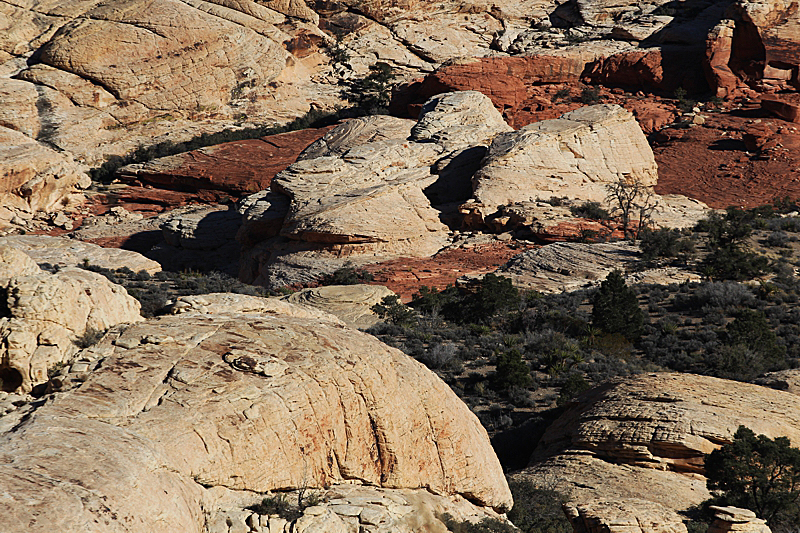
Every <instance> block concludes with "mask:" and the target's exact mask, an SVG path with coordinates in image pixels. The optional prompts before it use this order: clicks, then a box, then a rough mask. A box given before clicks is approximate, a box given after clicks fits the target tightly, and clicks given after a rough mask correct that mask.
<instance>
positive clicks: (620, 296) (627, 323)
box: [592, 270, 644, 340]
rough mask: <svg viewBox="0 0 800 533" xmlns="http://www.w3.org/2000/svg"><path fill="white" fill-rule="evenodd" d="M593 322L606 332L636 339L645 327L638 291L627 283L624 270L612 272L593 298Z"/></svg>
mask: <svg viewBox="0 0 800 533" xmlns="http://www.w3.org/2000/svg"><path fill="white" fill-rule="evenodd" d="M592 324H594V325H595V326H596V327H599V328H600V329H602V330H603V331H605V332H606V333H619V334H621V335H624V336H625V338H627V339H628V340H636V339H638V338H639V337H640V336H641V335H642V331H643V329H644V313H642V310H641V309H640V308H639V302H638V301H637V300H636V293H634V292H633V289H631V288H630V287H628V286H627V285H626V284H625V279H624V278H623V277H622V272H620V271H619V270H615V271H613V272H611V273H610V274H609V275H608V276H607V277H606V279H605V281H603V282H602V283H601V284H600V289H598V291H597V292H596V293H595V294H594V297H593V298H592Z"/></svg>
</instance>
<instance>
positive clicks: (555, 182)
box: [472, 104, 658, 207]
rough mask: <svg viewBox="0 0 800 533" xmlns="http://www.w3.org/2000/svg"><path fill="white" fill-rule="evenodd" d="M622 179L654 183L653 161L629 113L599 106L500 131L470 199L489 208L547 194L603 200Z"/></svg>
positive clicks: (478, 174) (645, 140)
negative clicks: (610, 188)
mask: <svg viewBox="0 0 800 533" xmlns="http://www.w3.org/2000/svg"><path fill="white" fill-rule="evenodd" d="M620 179H622V180H625V181H626V182H634V181H638V182H640V183H641V184H642V185H644V186H648V187H649V186H653V185H655V184H656V181H657V179H658V174H657V166H656V162H655V159H654V158H653V151H652V150H651V149H650V145H649V144H648V143H647V138H646V137H645V136H644V133H642V130H641V128H640V127H639V124H638V123H637V122H636V119H635V118H634V117H633V115H632V114H631V113H629V112H628V111H626V110H625V109H623V108H621V107H619V106H616V105H605V104H600V105H594V106H586V107H582V108H580V109H577V110H575V111H571V112H569V113H565V114H564V115H562V116H561V118H559V119H555V120H543V121H541V122H535V123H533V124H530V125H528V126H525V127H524V128H522V129H520V130H519V131H516V132H510V133H503V134H500V135H498V136H497V137H496V138H495V139H494V141H493V142H492V145H491V146H490V147H489V153H488V154H487V155H486V157H485V159H484V161H483V165H482V167H481V169H480V170H478V172H477V173H476V174H475V176H474V177H473V178H472V183H473V188H474V196H473V197H474V199H475V200H476V201H477V202H478V203H482V204H485V205H487V206H490V207H493V206H499V205H506V204H511V203H514V202H524V201H535V200H536V199H537V198H539V197H541V198H549V197H550V196H567V197H570V198H581V199H583V200H595V201H600V202H602V201H604V200H605V198H606V196H607V191H606V188H605V186H606V185H607V184H610V183H615V182H617V181H618V180H620Z"/></svg>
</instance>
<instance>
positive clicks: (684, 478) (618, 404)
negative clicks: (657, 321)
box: [522, 373, 800, 510]
mask: <svg viewBox="0 0 800 533" xmlns="http://www.w3.org/2000/svg"><path fill="white" fill-rule="evenodd" d="M798 407H800V399H798V397H797V396H795V395H793V394H789V393H786V392H782V391H776V390H771V389H768V388H766V387H762V386H759V385H752V384H749V383H739V382H736V381H729V380H724V379H718V378H712V377H708V376H697V375H692V374H673V373H655V374H642V375H638V376H634V377H629V378H620V379H616V380H613V381H611V382H609V383H606V384H604V385H603V386H601V387H597V388H595V389H592V390H591V391H588V392H586V393H585V394H583V395H581V396H579V397H578V398H577V399H576V401H575V402H574V403H572V404H571V405H570V406H569V407H568V408H567V410H566V411H565V412H564V413H563V414H562V416H561V417H559V418H558V419H557V420H556V421H555V422H553V424H552V425H551V426H550V427H549V428H548V430H547V431H546V433H545V435H544V436H543V437H542V439H541V441H540V442H539V445H538V446H537V448H536V450H535V451H534V454H533V458H532V461H531V466H530V467H529V468H528V469H527V470H526V471H524V473H523V474H522V475H523V477H524V476H536V475H541V474H542V473H543V472H548V473H549V475H550V476H552V477H554V478H556V479H559V480H561V483H562V485H563V486H560V487H559V488H560V489H561V490H566V491H568V492H570V493H571V494H572V498H573V499H574V500H576V501H581V500H584V499H598V498H601V499H608V500H611V499H619V498H644V499H647V500H649V501H653V502H657V503H660V504H662V505H664V506H665V507H667V508H669V509H673V510H684V509H687V508H688V507H690V506H692V505H696V504H698V503H700V502H702V501H704V500H705V499H707V498H708V497H709V494H708V490H707V489H706V487H705V478H704V477H703V457H704V454H707V453H710V452H711V451H713V450H715V449H717V448H719V447H720V446H722V445H723V444H726V443H729V442H731V441H732V440H733V434H734V433H735V432H736V430H737V429H738V427H739V425H744V426H747V427H749V428H750V429H752V430H753V431H754V432H755V433H756V434H764V435H767V436H768V437H770V438H774V437H778V436H785V437H788V438H789V439H790V440H791V441H792V442H800V441H799V440H798V439H800V416H798V415H797V413H798V412H800V411H798V410H797V409H798ZM777 413H780V416H776V414H777Z"/></svg>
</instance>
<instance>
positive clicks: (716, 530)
mask: <svg viewBox="0 0 800 533" xmlns="http://www.w3.org/2000/svg"><path fill="white" fill-rule="evenodd" d="M709 509H711V510H712V511H713V512H714V521H713V522H712V523H711V525H710V526H709V527H708V532H709V533H728V532H729V531H741V532H742V533H771V532H772V530H771V529H770V528H769V526H768V525H767V521H766V520H762V519H761V518H758V517H757V516H756V514H755V513H754V512H753V511H751V510H750V509H740V508H738V507H720V506H718V505H712V506H710V507H709Z"/></svg>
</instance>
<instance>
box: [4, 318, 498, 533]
mask: <svg viewBox="0 0 800 533" xmlns="http://www.w3.org/2000/svg"><path fill="white" fill-rule="evenodd" d="M287 310H288V311H287ZM303 311H304V310H303V308H300V307H296V306H293V305H289V304H283V305H281V306H277V307H275V312H274V313H272V314H266V315H265V314H242V313H229V312H228V313H225V312H221V313H218V314H214V315H207V314H204V315H201V314H190V313H187V314H183V315H179V316H172V317H165V318H161V319H158V320H152V321H148V322H146V323H142V324H137V325H134V326H131V327H130V328H128V329H127V330H126V331H124V333H122V334H121V336H119V337H118V338H116V339H114V340H113V341H112V339H111V338H108V337H107V338H106V339H105V341H104V344H103V345H101V346H99V347H97V346H96V347H94V348H93V349H95V350H97V349H102V350H105V351H106V352H107V354H108V355H107V356H106V358H105V360H104V362H103V364H102V366H101V368H100V369H98V370H96V371H95V372H93V373H92V374H91V375H90V376H89V378H88V379H87V381H86V382H85V383H84V384H82V385H81V386H80V387H79V388H77V389H74V390H73V391H70V392H67V393H65V394H63V395H61V396H59V397H58V398H57V399H56V400H55V401H53V402H49V403H48V404H46V405H44V406H42V407H40V408H39V409H38V410H37V411H36V412H35V413H34V414H33V415H32V416H31V417H30V418H29V419H28V420H27V421H24V422H22V423H21V424H20V425H19V426H18V427H17V428H16V429H15V431H13V432H9V433H6V434H5V435H3V436H1V437H0V442H2V444H0V450H2V452H0V464H2V466H0V478H2V479H3V480H4V481H3V486H4V497H3V498H4V500H3V501H4V507H6V509H7V511H6V512H4V513H2V516H0V530H2V531H4V532H8V533H11V532H15V531H64V532H66V531H82V532H83V531H106V532H107V531H141V532H152V531H187V532H190V531H192V532H193V531H203V520H202V512H201V507H202V506H201V503H200V502H201V501H202V495H203V493H204V491H205V490H206V489H207V488H210V487H225V488H227V489H233V490H245V491H255V492H264V491H268V490H273V489H291V488H298V487H325V486H329V485H331V484H335V483H341V482H352V483H362V484H366V485H373V486H379V487H389V488H427V489H428V490H430V491H432V492H434V493H439V494H451V495H461V496H463V497H465V498H467V499H468V500H470V501H472V502H474V503H476V504H478V505H483V506H488V507H493V508H495V509H498V510H503V509H508V508H510V506H511V504H512V501H511V494H510V491H509V489H508V485H507V484H506V481H505V478H504V476H503V471H502V469H501V467H500V464H499V461H498V460H497V458H496V456H495V455H494V452H493V450H492V448H491V446H490V444H489V439H488V437H487V434H486V431H485V430H484V429H483V427H482V426H481V425H480V423H479V422H478V419H477V418H476V417H475V416H474V415H473V414H472V413H470V411H469V409H468V408H467V406H466V405H465V404H463V403H462V402H461V401H460V400H459V399H458V397H456V395H455V394H454V393H453V392H452V391H451V390H450V389H449V388H448V387H447V385H446V384H444V383H443V382H442V381H441V380H439V379H438V378H437V377H436V376H435V375H434V374H433V373H432V372H430V371H429V370H427V369H426V368H425V367H424V366H423V365H421V364H419V363H417V362H416V361H414V360H413V359H411V358H410V357H407V356H405V355H404V354H402V353H401V352H400V351H398V350H396V349H393V348H389V347H387V346H386V345H384V344H382V343H381V342H379V341H378V340H376V339H375V338H374V337H371V336H369V335H367V334H363V333H360V332H357V331H355V330H351V329H349V328H346V327H345V326H343V325H342V323H341V322H339V321H338V320H336V319H333V318H332V319H330V320H320V318H319V313H318V312H316V311H314V312H313V313H310V314H309V315H308V316H307V317H306V316H304V313H303ZM112 342H113V343H112ZM34 488H35V490H34ZM142 509H147V510H148V511H147V512H146V513H143V512H142ZM23 515H25V516H27V517H28V518H26V519H24V520H23V519H22V516H23ZM30 517H34V520H33V522H31V520H30Z"/></svg>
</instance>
